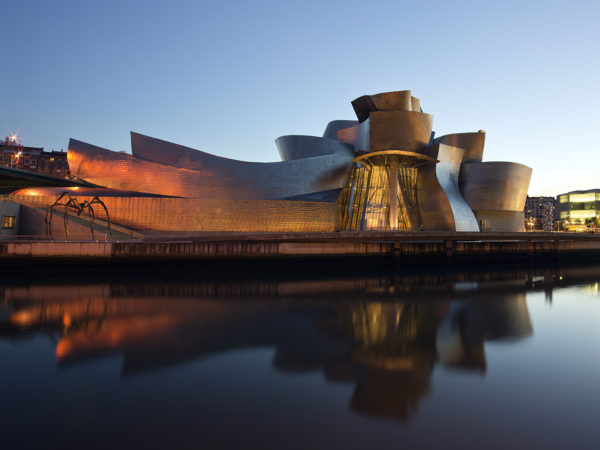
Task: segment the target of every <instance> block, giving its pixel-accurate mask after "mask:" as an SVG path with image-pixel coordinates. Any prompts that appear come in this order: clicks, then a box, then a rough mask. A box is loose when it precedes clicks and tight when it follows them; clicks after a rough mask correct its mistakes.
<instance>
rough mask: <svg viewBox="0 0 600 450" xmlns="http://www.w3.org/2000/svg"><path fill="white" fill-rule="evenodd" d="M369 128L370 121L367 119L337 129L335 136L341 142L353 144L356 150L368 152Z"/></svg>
mask: <svg viewBox="0 0 600 450" xmlns="http://www.w3.org/2000/svg"><path fill="white" fill-rule="evenodd" d="M370 128H371V121H370V120H369V119H367V120H365V121H364V122H362V123H359V124H358V125H354V126H352V127H349V128H342V129H340V130H338V132H337V138H338V140H339V141H341V142H346V143H347V144H351V145H353V146H354V148H355V150H356V151H363V152H368V151H369V134H370Z"/></svg>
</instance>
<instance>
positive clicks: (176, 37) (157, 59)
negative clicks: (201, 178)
mask: <svg viewBox="0 0 600 450" xmlns="http://www.w3.org/2000/svg"><path fill="white" fill-rule="evenodd" d="M1 5H2V8H1V10H0V11H1V17H2V40H1V41H0V42H1V43H2V44H1V45H2V55H3V63H2V70H1V71H0V86H1V87H2V90H1V93H2V108H0V134H1V135H2V136H4V135H6V134H8V132H9V131H13V132H18V133H20V135H21V136H22V137H23V141H22V143H23V144H24V145H30V146H43V147H45V148H46V149H48V150H49V149H56V150H59V149H65V150H66V148H67V145H68V140H69V138H70V137H73V138H75V139H79V140H82V141H86V142H89V143H92V144H96V145H99V146H102V147H106V148H109V149H112V150H126V151H130V143H129V131H130V130H133V131H137V132H139V133H143V134H147V135H150V136H154V137H158V138H161V139H165V140H168V141H172V142H176V143H179V144H183V145H187V146H190V147H194V148H198V149H200V150H204V151H207V152H210V153H214V154H217V155H221V156H226V157H230V158H236V159H243V160H250V161H274V160H278V159H279V156H278V154H277V149H276V147H275V143H274V139H275V138H277V137H278V136H281V135H286V134H308V135H318V136H320V135H322V133H323V131H324V129H325V126H326V124H327V122H329V121H330V120H334V119H354V118H355V115H354V112H353V110H352V107H351V104H350V101H351V100H353V99H354V98H356V97H359V96H361V95H364V94H374V93H378V92H385V91H394V90H405V89H411V90H412V92H413V95H414V96H416V97H419V98H420V99H421V105H422V107H423V110H424V111H425V112H427V113H430V114H433V116H434V130H435V131H436V134H437V135H438V136H439V135H443V134H446V133H452V132H465V131H477V130H480V129H483V130H485V131H486V132H487V137H486V149H485V153H484V160H485V161H516V162H520V163H523V164H526V165H528V166H530V167H532V168H533V177H532V182H531V186H530V191H529V192H530V195H556V194H558V193H561V192H565V191H569V190H574V189H589V188H600V179H599V177H598V175H597V173H598V172H599V168H600V152H599V150H600V144H599V143H598V139H597V131H598V127H599V125H600V113H599V110H598V105H599V104H600V91H599V87H598V82H599V79H600V31H599V30H600V1H598V0H595V1H577V0H572V1H568V2H567V1H552V0H545V1H527V0H520V1H512V0H504V1H493V2H491V1H489V2H488V1H472V2H470V1H439V2H435V1H420V2H419V1H411V2H402V1H377V0H362V1H352V0H345V1H326V0H320V1H313V0H304V1H301V2H286V1H282V0H277V1H260V0H255V1H227V0H221V1H211V2H208V1H178V0H172V1H160V2H159V1H136V2H134V1H127V0H119V1H108V0H103V1H85V0H78V1H60V0H56V1H28V0H2V2H1Z"/></svg>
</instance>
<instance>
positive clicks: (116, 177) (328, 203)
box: [27, 90, 531, 232]
mask: <svg viewBox="0 0 600 450" xmlns="http://www.w3.org/2000/svg"><path fill="white" fill-rule="evenodd" d="M352 107H353V108H354V111H355V113H356V120H333V121H331V122H329V123H328V124H327V126H326V128H325V131H324V133H323V137H318V136H303V135H288V136H281V137H279V138H277V139H276V140H275V144H276V146H277V149H278V151H279V155H280V157H281V161H277V162H267V163H260V162H247V161H238V160H233V159H228V158H223V157H219V156H216V155H213V154H210V153H206V152H203V151H200V150H196V149H194V148H191V147H186V146H183V145H179V144H175V143H172V142H167V141H164V140H161V139H157V138H153V137H149V136H145V135H142V134H138V133H134V132H132V133H131V150H132V154H129V153H124V152H114V151H111V150H108V149H104V148H101V147H97V146H94V145H91V144H87V143H85V142H81V141H78V140H75V139H71V140H70V141H69V150H68V160H69V166H70V169H71V173H72V175H74V176H76V177H77V178H79V179H80V180H84V181H86V182H89V183H92V184H94V185H96V186H97V188H94V190H93V192H94V195H99V196H105V197H109V199H108V200H107V202H108V203H110V204H111V205H113V208H114V210H115V213H114V217H115V222H116V223H117V222H119V221H121V223H122V224H125V225H127V226H130V227H132V228H136V229H142V230H169V231H177V230H178V229H179V230H185V231H200V230H204V231H207V230H210V231H331V230H334V229H337V230H390V231H402V230H412V231H414V230H440V231H445V230H448V231H468V232H473V231H479V230H480V229H481V230H491V231H520V230H522V229H523V220H522V211H523V205H524V202H525V198H526V195H527V189H528V187H529V180H530V178H531V169H530V168H529V167H526V166H523V165H522V164H517V163H510V162H482V160H483V149H484V144H485V132H483V131H477V132H473V133H455V134H448V135H445V136H441V137H438V138H437V139H433V137H434V134H435V133H434V132H433V116H432V115H430V114H427V113H424V112H423V109H422V107H421V101H420V100H419V99H418V98H416V97H414V96H413V95H412V93H411V91H408V90H406V91H395V92H384V93H379V94H374V95H364V96H362V97H359V98H357V99H355V100H353V101H352ZM103 189H105V190H104V191H103ZM86 192H87V191H86ZM90 192H91V191H90ZM103 192H105V194H103ZM80 194H81V195H85V194H84V192H83V191H81V193H80ZM88 194H89V193H88ZM74 195H76V194H74ZM149 195H151V196H152V195H153V196H160V198H151V197H148V196H149ZM27 196H35V197H38V198H47V199H48V201H50V200H51V199H52V198H53V197H55V196H56V190H54V191H51V190H44V188H38V189H35V190H34V191H32V192H28V193H27ZM119 197H122V198H121V199H120V200H117V198H119ZM128 208H137V209H140V208H141V209H142V210H143V211H137V210H136V211H133V212H132V211H129V210H128ZM182 218H185V220H183V219H182Z"/></svg>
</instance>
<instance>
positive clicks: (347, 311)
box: [1, 284, 532, 419]
mask: <svg viewBox="0 0 600 450" xmlns="http://www.w3.org/2000/svg"><path fill="white" fill-rule="evenodd" d="M299 287H300V288H302V286H299V285H298V284H296V285H294V286H293V287H292V289H295V290H297V289H298V288H299ZM304 287H306V286H304ZM183 289H184V291H179V293H178V291H177V289H175V292H173V293H172V294H171V295H170V296H164V294H158V295H157V294H156V293H154V294H153V293H152V292H147V291H145V292H142V293H141V294H137V295H136V294H133V295H132V294H131V293H130V291H131V289H124V291H123V292H119V291H118V290H114V289H112V288H110V287H108V286H89V287H85V286H84V287H74V288H65V287H58V288H57V287H46V288H44V287H40V288H35V287H31V288H26V289H25V288H24V289H19V288H14V289H9V290H7V291H6V292H5V299H6V303H7V304H8V305H10V306H9V309H8V310H5V311H10V312H9V313H5V314H4V316H5V318H6V320H4V321H3V323H2V325H1V329H2V334H3V335H4V336H10V337H11V338H13V339H14V338H17V339H18V338H19V337H26V336H28V335H29V334H30V333H38V332H45V333H48V334H50V335H51V336H55V337H56V338H57V343H56V347H55V349H56V357H57V361H58V364H59V365H60V367H63V368H64V369H65V370H69V367H70V366H71V365H73V364H77V363H78V362H79V361H87V360H89V359H90V358H92V359H94V358H99V357H103V356H105V355H107V354H115V353H117V354H122V355H123V365H122V375H123V376H126V377H128V376H135V375H137V374H141V373H145V372H148V371H153V370H159V369H160V370H165V369H166V368H168V367H171V366H175V365H177V364H180V363H182V362H185V361H190V360H194V359H198V358H206V357H209V356H211V355H215V354H219V353H221V352H226V351H230V350H234V349H249V348H261V347H272V348H274V349H275V354H274V357H273V365H274V367H275V368H276V370H278V371H286V372H299V373H304V372H310V371H315V370H317V371H321V372H322V373H323V374H324V376H325V377H326V378H327V379H328V380H330V381H332V382H343V383H353V384H354V386H355V388H354V392H353V394H352V398H351V400H350V405H351V408H352V409H353V410H356V411H358V412H360V413H363V414H370V415H371V414H372V415H375V416H379V417H391V418H396V419H408V418H409V417H410V416H411V415H412V414H413V413H414V412H415V411H416V410H417V408H418V406H419V402H420V401H421V399H423V398H424V397H425V396H426V395H427V394H428V393H429V391H430V390H431V376H432V372H433V370H434V367H435V366H436V364H441V365H443V366H446V367H449V368H455V369H463V370H470V371H476V372H478V373H484V372H485V371H486V358H485V345H484V344H485V342H486V341H490V340H502V339H510V340H514V339H516V338H522V337H526V336H529V335H530V334H531V333H532V326H531V322H530V318H529V313H528V310H527V305H526V302H525V294H524V293H523V292H509V293H505V294H493V293H492V294H489V295H488V294H486V296H485V297H486V298H485V301H482V300H473V301H457V300H456V297H454V300H451V297H448V296H446V295H440V296H438V298H437V299H421V300H418V299H415V300H406V301H398V299H397V297H396V298H394V297H389V296H387V297H386V296H384V298H385V300H384V301H361V300H358V299H352V298H351V297H350V299H349V300H348V301H343V300H342V301H340V300H335V301H332V302H324V301H322V300H321V299H319V301H316V302H315V301H314V300H311V297H310V296H308V297H304V299H302V298H295V299H294V301H293V302H281V301H265V298H264V297H268V295H261V296H259V297H261V298H256V299H252V298H244V299H243V301H242V300H241V297H239V293H238V295H233V296H231V295H230V294H228V293H227V292H226V291H227V288H223V289H224V290H225V295H223V291H220V293H219V294H217V295H216V296H215V292H219V289H220V288H219V289H217V290H216V291H215V289H214V286H212V287H207V286H206V285H203V284H198V285H192V286H187V287H184V288H183ZM261 289H263V294H265V292H266V293H267V294H268V292H271V295H275V296H274V297H272V300H275V299H277V298H280V297H281V295H282V293H284V292H285V291H286V289H287V288H286V287H285V286H276V287H275V288H274V287H273V286H272V285H270V286H267V287H266V288H262V287H257V286H255V287H254V290H255V292H258V291H260V290H261ZM265 289H266V291H264V290H265ZM59 291H60V295H59ZM134 291H135V290H134ZM277 291H278V292H277ZM182 292H183V293H182ZM203 292H204V294H202V293H203ZM334 297H335V295H334ZM340 298H347V297H346V295H342V296H341V297H340ZM57 299H61V300H57ZM267 300H268V299H267Z"/></svg>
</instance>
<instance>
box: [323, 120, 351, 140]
mask: <svg viewBox="0 0 600 450" xmlns="http://www.w3.org/2000/svg"><path fill="white" fill-rule="evenodd" d="M356 125H358V120H332V121H331V122H329V123H328V124H327V128H325V132H324V133H323V137H324V138H327V139H337V138H338V130H343V129H344V128H350V127H353V126H356Z"/></svg>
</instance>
